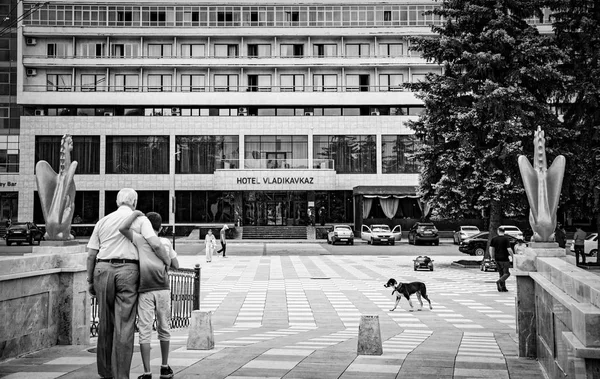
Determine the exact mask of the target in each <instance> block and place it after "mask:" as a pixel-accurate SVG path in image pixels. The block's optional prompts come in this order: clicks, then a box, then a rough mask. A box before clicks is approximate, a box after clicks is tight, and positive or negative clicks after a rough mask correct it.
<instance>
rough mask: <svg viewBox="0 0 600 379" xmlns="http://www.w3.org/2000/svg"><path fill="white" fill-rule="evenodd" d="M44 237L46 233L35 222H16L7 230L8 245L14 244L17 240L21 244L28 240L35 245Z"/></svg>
mask: <svg viewBox="0 0 600 379" xmlns="http://www.w3.org/2000/svg"><path fill="white" fill-rule="evenodd" d="M43 238H44V233H43V232H42V230H41V229H40V228H38V226H37V225H36V224H34V223H33V222H15V223H13V224H12V225H11V226H9V227H8V229H7V230H6V246H10V245H12V243H13V242H15V243H16V244H17V245H20V244H21V243H23V242H27V243H28V244H30V245H33V243H34V242H35V241H37V243H38V245H39V244H40V241H41V240H42V239H43Z"/></svg>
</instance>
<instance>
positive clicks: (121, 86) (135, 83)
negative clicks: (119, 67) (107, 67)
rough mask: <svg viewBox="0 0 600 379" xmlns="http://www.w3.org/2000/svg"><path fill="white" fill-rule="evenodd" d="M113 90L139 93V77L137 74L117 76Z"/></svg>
mask: <svg viewBox="0 0 600 379" xmlns="http://www.w3.org/2000/svg"><path fill="white" fill-rule="evenodd" d="M113 88H114V90H115V91H125V92H137V91H139V90H140V88H139V76H138V75H137V74H127V75H125V74H116V75H115V84H114V85H113Z"/></svg>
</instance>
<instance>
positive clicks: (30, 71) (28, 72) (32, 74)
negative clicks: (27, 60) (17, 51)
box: [25, 68, 37, 76]
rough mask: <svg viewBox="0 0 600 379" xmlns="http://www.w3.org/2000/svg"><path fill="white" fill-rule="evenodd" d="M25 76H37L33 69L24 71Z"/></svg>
mask: <svg viewBox="0 0 600 379" xmlns="http://www.w3.org/2000/svg"><path fill="white" fill-rule="evenodd" d="M25 74H26V75H27V76H36V75H37V70H36V69H35V68H28V69H26V70H25Z"/></svg>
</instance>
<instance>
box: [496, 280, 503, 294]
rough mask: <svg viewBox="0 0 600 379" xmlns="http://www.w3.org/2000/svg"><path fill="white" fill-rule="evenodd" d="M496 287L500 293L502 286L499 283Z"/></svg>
mask: <svg viewBox="0 0 600 379" xmlns="http://www.w3.org/2000/svg"><path fill="white" fill-rule="evenodd" d="M496 287H497V288H498V292H502V284H500V281H497V282H496Z"/></svg>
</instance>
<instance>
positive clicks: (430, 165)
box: [410, 0, 564, 231]
mask: <svg viewBox="0 0 600 379" xmlns="http://www.w3.org/2000/svg"><path fill="white" fill-rule="evenodd" d="M537 5H538V4H537V3H536V2H533V1H520V0H513V1H507V0H498V1H486V0H469V1H465V0H446V1H443V2H441V7H440V8H438V9H436V10H434V11H433V13H435V14H437V15H439V16H442V20H443V21H442V23H441V24H440V25H439V26H434V27H433V28H432V29H433V32H434V34H435V35H434V36H426V37H415V38H412V40H411V45H412V47H413V49H414V50H416V51H419V52H420V53H421V54H422V56H423V57H424V58H425V59H427V60H428V61H431V62H435V63H438V64H439V65H440V67H441V68H442V71H441V73H439V74H435V73H431V74H429V75H428V76H427V78H426V80H424V81H422V82H420V83H414V84H412V85H411V89H412V90H414V91H416V92H417V96H418V97H419V98H421V99H422V100H423V101H424V103H425V112H424V114H423V115H422V117H421V118H420V119H419V120H417V121H414V122H411V125H410V126H411V127H412V128H413V129H414V130H415V134H416V136H417V137H418V138H421V139H422V140H423V141H425V142H426V143H425V145H424V147H423V149H421V150H420V151H419V152H418V153H417V158H419V159H420V160H422V161H423V165H424V168H423V171H422V175H421V183H420V193H421V195H422V196H423V199H424V200H425V201H428V202H429V203H430V204H431V205H432V206H433V208H434V209H435V210H436V211H437V212H438V213H439V214H440V215H441V216H443V217H452V218H461V217H467V216H472V215H473V213H476V214H479V213H480V212H481V211H483V212H485V213H486V214H489V216H490V230H492V229H493V230H494V231H495V227H496V226H498V223H499V222H500V218H501V217H502V216H504V215H524V214H526V211H527V210H528V207H527V201H526V198H525V195H524V189H523V186H522V184H521V179H520V174H519V170H518V165H517V157H518V156H519V155H520V154H526V155H527V156H529V157H531V156H532V152H533V132H534V130H536V129H537V127H538V125H539V126H542V128H543V129H544V131H545V132H546V139H547V146H548V158H549V163H551V159H553V157H554V155H555V154H554V151H553V150H552V148H553V140H554V139H555V137H556V136H560V133H563V132H564V131H563V130H562V128H561V127H560V123H559V122H558V120H557V117H556V115H555V114H554V113H553V112H552V110H551V109H550V107H549V106H548V100H549V99H552V98H553V97H554V96H556V94H557V93H558V92H560V90H561V88H560V86H561V84H560V83H561V75H562V73H561V72H560V71H558V68H557V66H558V63H559V62H560V61H561V60H562V59H564V54H563V53H562V52H561V50H560V49H558V48H557V47H556V45H555V44H554V42H553V39H552V37H551V36H548V35H542V34H540V33H539V32H538V30H537V28H536V27H535V26H531V25H529V24H528V23H527V22H526V18H527V17H531V16H532V15H534V14H536V12H538V11H539V9H538V8H537Z"/></svg>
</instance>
